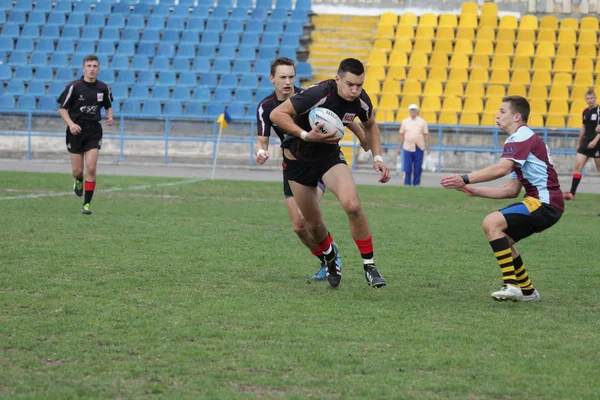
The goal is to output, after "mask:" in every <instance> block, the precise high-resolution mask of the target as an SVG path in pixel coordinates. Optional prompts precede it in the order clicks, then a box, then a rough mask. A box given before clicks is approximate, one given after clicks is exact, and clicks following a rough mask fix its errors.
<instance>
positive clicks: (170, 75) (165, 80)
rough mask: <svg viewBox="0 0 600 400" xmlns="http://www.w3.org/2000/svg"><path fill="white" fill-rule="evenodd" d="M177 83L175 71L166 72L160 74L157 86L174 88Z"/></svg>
mask: <svg viewBox="0 0 600 400" xmlns="http://www.w3.org/2000/svg"><path fill="white" fill-rule="evenodd" d="M176 83H177V76H176V75H175V72H174V71H165V72H161V73H160V74H158V82H157V83H156V85H157V86H167V87H174V86H175V85H176Z"/></svg>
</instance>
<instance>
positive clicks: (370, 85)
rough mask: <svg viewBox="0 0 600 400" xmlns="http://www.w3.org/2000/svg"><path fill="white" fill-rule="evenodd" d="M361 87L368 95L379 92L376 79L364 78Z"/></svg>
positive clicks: (379, 86)
mask: <svg viewBox="0 0 600 400" xmlns="http://www.w3.org/2000/svg"><path fill="white" fill-rule="evenodd" d="M363 89H364V90H366V91H367V93H369V95H377V94H379V93H380V92H381V85H380V83H379V80H377V79H368V78H367V79H365V81H364V82H363Z"/></svg>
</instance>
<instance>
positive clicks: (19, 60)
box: [10, 51, 29, 67]
mask: <svg viewBox="0 0 600 400" xmlns="http://www.w3.org/2000/svg"><path fill="white" fill-rule="evenodd" d="M28 54H29V53H28V52H26V51H13V52H12V54H11V55H10V65H12V66H13V67H16V66H25V65H28V64H29V62H28V61H27V55H28Z"/></svg>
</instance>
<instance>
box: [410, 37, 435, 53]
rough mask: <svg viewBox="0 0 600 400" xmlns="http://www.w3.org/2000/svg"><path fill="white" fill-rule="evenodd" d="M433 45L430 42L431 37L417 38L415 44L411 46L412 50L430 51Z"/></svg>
mask: <svg viewBox="0 0 600 400" xmlns="http://www.w3.org/2000/svg"><path fill="white" fill-rule="evenodd" d="M432 49H433V46H432V44H431V39H417V40H415V45H414V47H413V51H414V52H418V53H431V51H432Z"/></svg>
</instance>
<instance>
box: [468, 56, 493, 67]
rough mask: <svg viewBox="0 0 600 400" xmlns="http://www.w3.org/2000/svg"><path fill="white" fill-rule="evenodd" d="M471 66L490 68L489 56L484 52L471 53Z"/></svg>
mask: <svg viewBox="0 0 600 400" xmlns="http://www.w3.org/2000/svg"><path fill="white" fill-rule="evenodd" d="M471 68H483V69H489V68H490V57H489V56H488V55H486V54H473V57H472V58H471Z"/></svg>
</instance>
